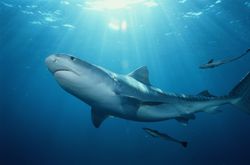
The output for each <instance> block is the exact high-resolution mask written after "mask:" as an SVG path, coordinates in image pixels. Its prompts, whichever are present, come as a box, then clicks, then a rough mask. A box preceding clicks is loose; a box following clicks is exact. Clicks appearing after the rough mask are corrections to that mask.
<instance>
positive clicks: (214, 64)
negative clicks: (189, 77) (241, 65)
mask: <svg viewBox="0 0 250 165" xmlns="http://www.w3.org/2000/svg"><path fill="white" fill-rule="evenodd" d="M249 52H250V49H247V51H246V52H244V53H243V54H241V55H239V56H237V57H232V58H229V59H224V60H218V61H214V60H213V59H211V60H210V61H208V63H206V64H202V65H201V66H200V67H199V68H200V69H209V68H215V67H218V66H220V65H223V64H227V63H230V62H233V61H236V60H238V59H240V58H242V57H243V56H245V55H247V54H248V53H249Z"/></svg>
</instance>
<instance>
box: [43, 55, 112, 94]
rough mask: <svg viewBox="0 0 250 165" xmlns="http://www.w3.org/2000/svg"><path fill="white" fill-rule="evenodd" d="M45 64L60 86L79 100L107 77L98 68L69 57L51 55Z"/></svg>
mask: <svg viewBox="0 0 250 165" xmlns="http://www.w3.org/2000/svg"><path fill="white" fill-rule="evenodd" d="M45 63H46V65H47V67H48V69H49V71H50V72H51V73H52V74H53V76H54V77H55V79H56V80H57V82H58V83H59V84H60V86H61V87H62V88H63V89H65V90H66V91H67V92H69V93H71V94H73V95H75V96H77V97H79V98H82V97H88V96H85V95H87V94H89V93H94V91H93V90H94V89H95V88H96V86H97V85H98V84H99V83H103V81H104V80H105V79H104V78H103V77H108V76H106V75H107V73H106V72H105V71H104V70H102V69H100V68H99V67H97V66H95V65H92V64H90V63H88V62H86V61H83V60H80V59H78V58H76V57H73V56H71V55H65V54H53V55H50V56H49V57H47V58H46V60H45ZM92 89H93V90H92ZM84 94H85V95H84ZM83 95H84V96H83Z"/></svg>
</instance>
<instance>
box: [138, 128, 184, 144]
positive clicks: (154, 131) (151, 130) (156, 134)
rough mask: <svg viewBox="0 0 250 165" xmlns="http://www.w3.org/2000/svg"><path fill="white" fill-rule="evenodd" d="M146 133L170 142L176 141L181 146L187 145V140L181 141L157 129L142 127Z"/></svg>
mask: <svg viewBox="0 0 250 165" xmlns="http://www.w3.org/2000/svg"><path fill="white" fill-rule="evenodd" d="M142 129H143V130H144V131H145V132H146V133H148V134H149V135H151V136H152V137H158V138H160V139H162V140H167V141H172V142H175V143H178V144H180V145H181V146H182V147H185V148H186V147H187V145H188V142H186V141H181V140H177V139H175V138H173V137H171V136H169V135H167V134H164V133H161V132H159V131H157V130H153V129H151V128H142Z"/></svg>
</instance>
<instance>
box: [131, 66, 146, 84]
mask: <svg viewBox="0 0 250 165" xmlns="http://www.w3.org/2000/svg"><path fill="white" fill-rule="evenodd" d="M128 76H130V77H133V78H134V79H136V80H138V81H140V82H141V83H143V84H146V85H151V84H150V82H149V78H148V68H147V67H146V66H142V67H140V68H138V69H136V70H135V71H133V72H131V73H129V74H128Z"/></svg>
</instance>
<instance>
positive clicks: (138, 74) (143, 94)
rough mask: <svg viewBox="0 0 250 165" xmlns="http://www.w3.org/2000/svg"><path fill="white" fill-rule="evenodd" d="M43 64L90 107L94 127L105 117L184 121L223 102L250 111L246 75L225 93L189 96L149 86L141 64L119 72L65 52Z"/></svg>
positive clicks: (248, 79) (145, 120) (66, 87)
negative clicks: (125, 72)
mask: <svg viewBox="0 0 250 165" xmlns="http://www.w3.org/2000/svg"><path fill="white" fill-rule="evenodd" d="M45 63H46V65H47V67H48V69H49V71H50V72H51V73H52V74H53V76H54V78H55V79H56V81H57V82H58V84H59V85H60V86H61V87H62V88H63V89H64V90H65V91H67V92H68V93H70V94H72V95H74V96H75V97H77V98H79V99H80V100H82V101H83V102H85V103H86V104H88V105H89V106H90V107H91V111H92V122H93V124H94V126H95V127H99V126H100V125H101V123H102V122H103V121H104V120H105V119H106V118H107V117H109V116H113V117H118V118H123V119H127V120H133V121H141V122H155V121H163V120H168V119H176V120H177V121H179V122H181V123H183V124H187V122H188V120H190V119H195V116H194V114H195V113H197V112H213V111H215V110H216V109H217V108H218V107H219V106H221V105H224V104H234V105H236V106H237V107H239V108H240V109H242V110H243V111H246V112H248V113H250V101H249V100H250V74H248V75H247V76H246V77H245V78H244V79H243V80H242V81H241V82H240V83H239V84H238V85H237V86H236V87H235V88H234V89H233V90H232V91H231V92H230V94H229V95H226V96H221V97H216V96H213V95H211V94H210V93H209V92H208V91H203V92H201V93H199V94H198V95H193V96H191V95H184V94H174V93H165V92H163V91H162V90H160V89H158V88H155V87H153V86H152V85H151V84H150V82H149V78H148V70H147V67H145V66H144V67H141V68H139V69H137V70H135V71H133V72H131V73H129V74H127V75H121V74H117V73H114V72H111V71H109V70H107V69H104V68H102V67H100V66H96V65H94V64H90V63H88V62H86V61H83V60H80V59H78V58H76V57H73V56H71V55H65V54H53V55H50V56H49V57H47V58H46V60H45Z"/></svg>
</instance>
